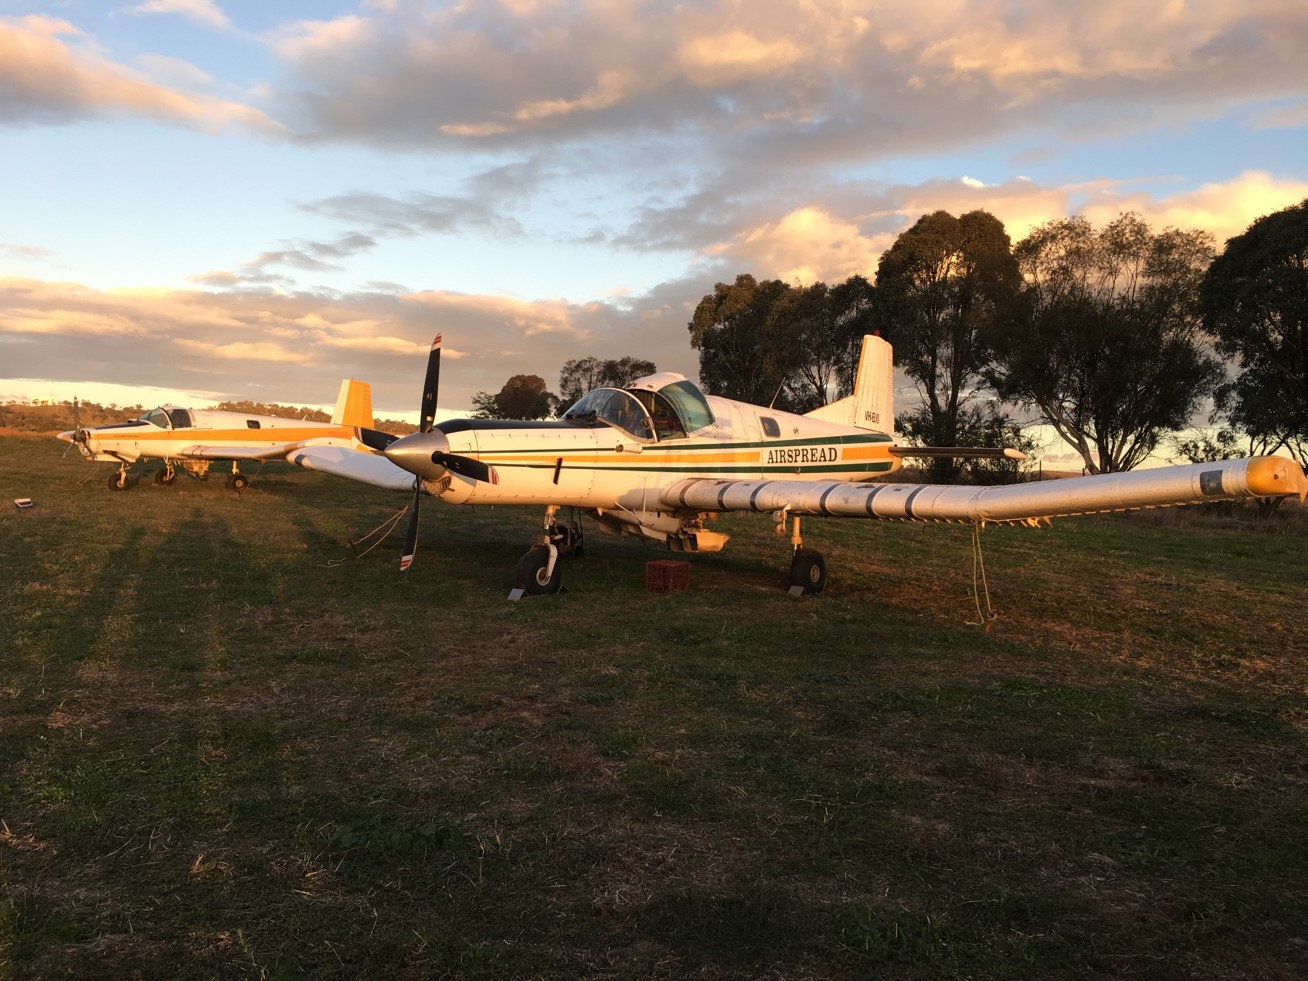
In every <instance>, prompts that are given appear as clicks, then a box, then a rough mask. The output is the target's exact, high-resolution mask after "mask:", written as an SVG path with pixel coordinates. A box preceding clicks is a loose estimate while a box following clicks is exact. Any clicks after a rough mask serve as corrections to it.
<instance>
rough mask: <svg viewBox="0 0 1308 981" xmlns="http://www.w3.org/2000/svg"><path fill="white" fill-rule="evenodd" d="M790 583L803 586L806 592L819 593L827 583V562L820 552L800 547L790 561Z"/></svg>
mask: <svg viewBox="0 0 1308 981" xmlns="http://www.w3.org/2000/svg"><path fill="white" fill-rule="evenodd" d="M790 584H791V585H792V586H803V587H804V591H805V592H806V593H820V592H822V590H823V589H825V588H826V585H827V563H826V560H825V559H824V558H822V553H821V552H815V551H813V549H811V548H801V549H799V550H798V551H797V552H795V558H794V559H793V560H792V561H791V563H790Z"/></svg>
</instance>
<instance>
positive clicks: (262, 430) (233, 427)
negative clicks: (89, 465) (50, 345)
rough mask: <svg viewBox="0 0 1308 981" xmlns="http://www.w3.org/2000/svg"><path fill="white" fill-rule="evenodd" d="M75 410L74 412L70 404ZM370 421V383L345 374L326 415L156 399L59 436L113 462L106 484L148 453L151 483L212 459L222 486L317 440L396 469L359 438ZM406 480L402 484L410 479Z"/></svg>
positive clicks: (201, 467) (202, 468)
mask: <svg viewBox="0 0 1308 981" xmlns="http://www.w3.org/2000/svg"><path fill="white" fill-rule="evenodd" d="M73 412H74V415H76V413H77V406H76V403H74V407H73ZM373 425H374V420H373V414H372V389H371V387H370V386H369V385H368V384H367V382H361V381H355V380H354V379H352V378H347V379H345V380H344V381H342V382H341V388H340V393H339V395H338V397H337V400H336V410H335V412H334V413H333V414H332V419H331V422H310V421H308V420H304V419H287V418H284V417H280V416H263V415H255V414H253V413H247V412H229V411H224V410H220V409H184V408H181V407H180V406H176V405H162V406H159V407H158V408H156V409H151V410H150V411H149V412H147V413H145V414H144V415H143V416H141V417H140V418H139V419H132V420H129V421H127V422H121V423H114V424H111V425H107V426H93V427H87V428H84V427H82V426H81V425H79V424H78V422H77V420H76V419H74V426H73V428H72V429H70V430H68V431H67V432H62V433H60V434H59V438H60V439H62V440H63V441H64V442H66V443H68V444H70V445H69V449H71V448H72V447H73V446H76V447H77V449H78V450H79V451H80V452H81V454H82V455H83V456H84V457H86V458H87V459H88V460H92V461H94V462H97V463H99V462H111V463H117V464H118V469H117V470H115V471H114V472H113V473H112V474H111V475H110V476H109V489H110V490H116V491H120V490H127V489H128V488H130V487H132V486H134V485H135V479H134V478H132V477H130V476H129V469H130V468H131V466H132V464H134V463H136V462H137V461H138V460H141V459H152V458H153V459H158V460H162V461H163V467H162V468H160V469H159V470H157V471H156V472H155V475H154V480H155V483H157V484H160V485H162V486H170V485H171V484H172V483H173V481H174V480H176V477H177V471H178V469H183V470H185V471H186V472H188V473H190V474H192V475H194V476H197V477H205V476H207V475H208V472H209V467H210V465H211V464H212V463H213V462H214V461H218V460H225V461H230V462H231V465H232V472H231V474H230V475H228V477H227V487H228V488H229V489H231V490H236V491H242V490H244V489H245V488H246V487H247V486H248V485H249V483H250V480H249V478H248V477H247V476H246V475H245V474H243V473H241V469H240V465H241V463H243V462H249V461H256V460H257V461H265V460H277V459H286V458H287V457H289V456H290V454H292V453H293V452H294V451H295V450H297V449H300V448H302V447H305V446H314V447H317V448H318V449H319V450H320V451H321V452H322V453H323V454H325V455H331V454H337V455H348V454H353V455H356V456H360V457H361V458H363V459H362V461H361V463H360V466H361V467H362V468H366V467H367V466H368V465H369V464H371V465H372V466H373V467H374V469H376V470H378V471H380V472H382V473H390V474H394V473H396V471H395V468H394V467H391V466H390V465H389V464H387V463H386V461H384V460H379V459H378V458H377V457H376V456H374V455H372V454H371V452H369V451H368V449H367V447H365V446H363V445H362V444H360V443H359V441H358V439H357V433H358V432H359V431H360V430H366V431H372V426H373ZM404 483H405V487H406V489H407V487H408V486H411V485H412V480H411V479H408V480H406V481H405V482H404Z"/></svg>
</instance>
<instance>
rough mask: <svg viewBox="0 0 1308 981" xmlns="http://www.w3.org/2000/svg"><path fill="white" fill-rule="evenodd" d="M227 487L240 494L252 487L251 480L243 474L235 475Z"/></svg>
mask: <svg viewBox="0 0 1308 981" xmlns="http://www.w3.org/2000/svg"><path fill="white" fill-rule="evenodd" d="M227 486H228V487H229V488H231V489H232V490H234V491H236V493H238V494H239V493H240V492H241V491H243V490H245V488H247V487H249V486H250V478H249V477H247V476H245V474H243V473H238V474H233V475H232V478H231V480H230V481H229V482H228V484H227Z"/></svg>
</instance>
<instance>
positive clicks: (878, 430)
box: [289, 335, 1308, 594]
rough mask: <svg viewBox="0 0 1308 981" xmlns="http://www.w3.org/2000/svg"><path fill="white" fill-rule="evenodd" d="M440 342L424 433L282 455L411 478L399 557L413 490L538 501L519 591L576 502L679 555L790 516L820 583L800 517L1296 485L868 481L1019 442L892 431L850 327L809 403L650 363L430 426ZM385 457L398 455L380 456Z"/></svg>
mask: <svg viewBox="0 0 1308 981" xmlns="http://www.w3.org/2000/svg"><path fill="white" fill-rule="evenodd" d="M440 350H441V338H440V335H437V337H436V339H435V341H434V342H433V343H432V347H431V355H430V357H429V360H428V366H427V378H426V382H425V384H424V386H423V396H422V410H421V425H420V429H419V431H418V432H417V433H413V434H411V435H409V436H404V437H400V438H397V437H395V436H391V435H389V434H386V433H379V432H375V431H368V430H361V431H360V433H359V439H360V441H361V442H362V443H364V444H365V445H367V446H369V447H371V448H372V449H373V450H374V451H376V452H377V453H379V454H382V455H384V457H385V460H383V459H381V457H380V456H373V457H369V456H367V455H364V454H341V453H339V452H338V453H329V452H325V451H323V450H321V449H319V448H318V447H315V446H306V447H304V448H303V449H300V450H297V451H296V452H295V453H293V454H291V455H290V457H289V459H291V460H292V462H295V463H298V464H300V465H301V466H305V467H308V468H310V469H316V470H324V471H327V472H331V473H336V474H338V475H341V476H345V477H350V478H353V479H356V480H363V481H366V482H368V483H374V484H378V485H379V486H384V487H390V488H394V489H405V490H411V491H412V492H413V503H412V504H411V506H410V509H409V519H408V530H407V534H406V539H405V545H404V553H403V556H402V558H401V560H400V568H401V569H407V568H408V567H409V565H410V563H411V562H412V561H413V557H414V553H415V551H416V548H417V537H418V509H419V502H420V500H421V496H422V494H423V492H426V493H428V494H431V495H433V496H435V497H439V498H440V499H441V500H443V501H445V502H447V503H450V504H539V505H544V506H545V519H544V525H543V530H542V534H541V536H540V540H539V542H538V544H536V545H535V546H533V548H532V549H531V550H530V551H528V552H527V553H526V554H525V555H524V556H523V557H522V559H521V560H520V561H519V562H518V565H517V570H516V574H517V584H518V586H519V587H520V588H522V589H523V590H524V591H525V592H528V593H536V594H539V593H553V592H558V590H559V589H560V588H561V586H562V576H561V573H560V569H559V564H558V559H559V557H560V555H566V554H571V553H575V552H577V551H578V550H579V548H580V546H581V544H582V538H581V528H580V523H579V522H578V521H577V520H576V518H575V511H576V510H580V511H583V512H586V513H588V514H590V515H591V516H592V517H593V518H594V519H595V521H596V522H598V524H599V526H600V527H601V528H602V529H604V530H606V531H609V532H613V533H617V534H628V535H634V536H636V537H639V538H642V539H645V540H646V541H652V542H656V543H660V544H663V545H666V546H667V547H669V548H671V549H673V550H680V551H687V552H716V551H719V550H720V549H721V548H722V547H723V546H724V545H725V544H726V542H727V537H728V536H727V535H725V534H722V533H721V532H717V531H713V530H711V529H709V528H708V526H707V523H708V521H709V519H711V518H713V517H714V516H715V515H717V514H719V513H722V512H726V511H754V512H764V513H769V514H771V515H772V518H773V520H774V522H775V524H776V531H777V534H778V535H779V536H781V535H784V534H785V530H786V526H787V524H788V523H792V524H791V527H792V531H791V535H790V543H791V547H792V553H793V555H792V561H791V569H790V577H791V583H792V586H798V587H800V588H801V589H803V590H804V591H806V592H812V593H816V592H820V591H821V590H822V588H823V587H824V585H825V583H826V563H825V560H824V559H823V557H822V555H821V553H819V552H817V551H814V550H812V549H807V548H805V547H804V541H803V538H802V536H801V534H800V519H801V518H802V517H806V516H810V515H821V516H839V517H857V518H881V519H888V520H894V521H945V522H965V523H969V524H974V525H984V524H988V523H998V524H1024V525H1031V526H1037V525H1043V524H1048V520H1049V519H1050V518H1052V517H1058V516H1064V515H1073V514H1085V513H1093V512H1100V511H1120V510H1129V509H1133V508H1148V507H1162V506H1167V505H1175V504H1192V503H1199V502H1205V501H1226V500H1234V499H1237V498H1247V497H1263V496H1287V495H1292V494H1293V495H1298V496H1299V498H1300V499H1301V500H1302V499H1303V498H1304V497H1305V496H1308V478H1305V476H1304V472H1303V470H1302V469H1301V468H1300V467H1299V466H1298V465H1297V464H1295V463H1294V462H1293V461H1292V460H1288V459H1284V458H1282V457H1252V458H1249V459H1242V460H1226V461H1221V462H1218V463H1201V464H1194V465H1188V466H1177V467H1163V468H1160V469H1155V470H1141V471H1133V472H1129V473H1114V474H1102V475H1098V476H1091V477H1073V478H1068V479H1064V480H1053V481H1046V482H1040V483H1025V484H1012V485H1004V486H990V487H972V486H954V485H941V484H911V483H888V482H884V481H882V480H879V479H878V478H884V477H886V476H887V475H889V474H891V473H893V472H894V471H896V470H898V469H899V468H900V466H901V462H902V460H903V459H904V458H905V457H918V456H940V455H951V456H990V457H996V456H1007V457H1009V458H1013V457H1015V456H1016V457H1020V454H1018V453H1016V451H1013V450H999V449H972V448H919V447H910V446H903V445H901V444H899V443H898V442H896V439H895V436H894V433H893V419H894V414H893V404H892V398H893V389H892V375H893V364H892V355H891V348H890V345H889V344H888V343H886V341H885V340H883V339H882V338H881V337H878V336H876V335H868V336H867V337H865V338H864V339H863V348H862V354H861V357H860V360H859V366H858V374H857V380H856V382H855V386H854V393H853V394H852V395H850V396H849V397H847V398H844V399H841V400H839V401H837V402H833V403H832V404H830V405H827V406H824V407H822V408H820V409H817V410H815V411H813V412H810V413H808V414H806V415H794V414H791V413H788V412H778V411H776V410H774V409H768V408H763V407H761V406H757V405H751V404H748V403H745V402H735V401H732V400H730V399H725V398H718V397H715V396H711V395H705V394H704V393H703V392H701V391H700V389H699V388H698V387H697V386H696V385H694V384H693V383H692V382H690V381H688V380H687V379H686V378H685V377H684V376H683V375H680V374H675V373H672V372H660V373H658V374H654V375H649V376H647V377H645V378H639V379H637V380H636V381H634V382H633V383H632V384H631V385H629V386H627V387H626V388H623V389H618V388H601V389H597V390H596V391H593V392H591V393H590V394H588V395H586V396H584V397H583V398H582V399H581V400H580V401H579V402H577V403H576V404H575V405H574V406H572V408H570V409H569V410H568V411H567V412H565V413H564V414H563V416H562V418H560V419H558V420H556V421H543V422H513V421H504V420H492V419H455V420H450V421H445V422H442V423H441V424H440V425H439V426H435V425H433V421H434V417H435V407H436V394H437V388H438V382H439V377H440ZM386 461H390V463H393V464H395V466H394V467H390V469H389V470H388V469H384V468H383V467H381V466H379V464H384V463H386ZM414 477H416V478H417V479H416V480H415V479H414ZM565 507H571V508H573V509H574V518H573V520H572V521H571V522H565V521H563V520H561V519H560V517H559V510H560V509H561V508H565Z"/></svg>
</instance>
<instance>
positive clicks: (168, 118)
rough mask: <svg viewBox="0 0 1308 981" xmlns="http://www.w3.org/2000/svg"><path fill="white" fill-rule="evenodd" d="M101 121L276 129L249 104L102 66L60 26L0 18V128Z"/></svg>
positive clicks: (73, 31)
mask: <svg viewBox="0 0 1308 981" xmlns="http://www.w3.org/2000/svg"><path fill="white" fill-rule="evenodd" d="M156 67H157V63H156ZM173 69H174V71H176V69H177V64H176V62H174V63H173ZM102 116H103V117H114V116H142V117H146V118H150V119H155V120H157V121H159V122H165V123H171V124H174V125H180V126H185V127H188V128H192V129H199V130H204V131H207V132H219V131H223V130H227V129H230V128H232V127H242V128H245V129H249V130H252V131H254V132H257V133H261V134H263V135H278V134H281V133H282V132H283V127H282V126H281V125H280V124H279V123H277V122H275V121H274V120H273V119H271V118H270V117H268V116H267V115H265V114H264V113H263V112H261V111H260V110H258V109H255V108H254V107H252V106H248V105H244V104H242V103H239V102H231V101H228V100H225V99H220V98H217V97H215V96H211V95H207V94H204V93H199V92H190V91H186V90H183V89H179V88H171V87H168V86H165V85H161V84H158V83H157V82H153V81H151V80H149V79H148V78H146V77H144V76H142V75H140V74H139V73H137V72H135V71H133V70H132V69H130V68H127V67H126V66H124V65H120V64H116V63H114V62H112V61H109V60H108V59H106V58H105V57H103V56H102V55H101V54H100V53H99V52H98V51H97V50H96V48H95V46H94V45H93V44H92V43H91V42H90V40H89V39H88V38H87V37H86V35H84V34H83V33H82V32H81V31H80V30H79V29H78V28H76V27H74V26H73V25H72V24H70V23H68V22H67V21H64V20H56V19H53V18H49V17H42V16H39V15H30V16H27V17H19V18H12V17H0V125H4V124H9V125H14V124H29V125H30V124H35V123H42V124H65V123H69V122H73V121H75V120H80V119H87V118H93V117H102Z"/></svg>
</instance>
